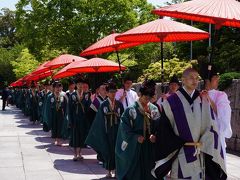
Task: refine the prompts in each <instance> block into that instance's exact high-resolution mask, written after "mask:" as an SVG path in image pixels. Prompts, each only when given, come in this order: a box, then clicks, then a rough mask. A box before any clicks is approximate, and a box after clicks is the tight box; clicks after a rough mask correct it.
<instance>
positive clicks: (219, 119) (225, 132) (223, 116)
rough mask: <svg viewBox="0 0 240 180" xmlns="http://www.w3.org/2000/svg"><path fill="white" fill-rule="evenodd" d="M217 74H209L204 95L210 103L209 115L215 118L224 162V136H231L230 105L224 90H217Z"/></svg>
mask: <svg viewBox="0 0 240 180" xmlns="http://www.w3.org/2000/svg"><path fill="white" fill-rule="evenodd" d="M219 79H220V77H219V74H218V73H216V72H214V71H212V72H211V75H210V90H209V91H206V93H207V94H206V95H207V97H208V100H209V102H210V104H211V116H212V118H213V119H215V120H216V123H217V127H218V130H219V135H220V139H221V145H222V152H223V155H224V160H225V162H226V147H227V145H226V142H225V138H231V136H232V128H231V111H232V110H231V106H230V101H229V100H228V96H227V94H226V93H225V92H223V91H219V90H218V83H219Z"/></svg>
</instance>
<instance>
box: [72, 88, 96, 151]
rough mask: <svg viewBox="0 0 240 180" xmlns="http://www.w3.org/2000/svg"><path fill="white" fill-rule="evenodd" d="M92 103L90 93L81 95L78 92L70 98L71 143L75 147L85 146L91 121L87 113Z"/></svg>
mask: <svg viewBox="0 0 240 180" xmlns="http://www.w3.org/2000/svg"><path fill="white" fill-rule="evenodd" d="M90 104H91V99H90V95H89V93H86V94H83V96H82V97H80V96H79V94H78V93H77V92H74V93H72V94H71V95H70V98H69V114H68V118H69V126H70V127H71V137H70V143H69V145H70V146H71V147H74V148H83V147H84V143H85V140H86V137H87V134H88V128H89V123H88V119H87V113H88V110H89V107H90Z"/></svg>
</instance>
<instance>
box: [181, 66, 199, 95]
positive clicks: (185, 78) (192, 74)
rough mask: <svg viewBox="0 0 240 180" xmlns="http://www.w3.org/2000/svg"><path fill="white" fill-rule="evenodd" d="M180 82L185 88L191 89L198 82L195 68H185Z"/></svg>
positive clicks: (194, 87) (195, 86)
mask: <svg viewBox="0 0 240 180" xmlns="http://www.w3.org/2000/svg"><path fill="white" fill-rule="evenodd" d="M182 82H183V85H184V87H185V88H186V89H188V90H189V91H193V90H194V89H196V88H197V86H198V83H199V74H198V72H197V70H196V69H193V68H187V69H185V70H184V71H183V75H182Z"/></svg>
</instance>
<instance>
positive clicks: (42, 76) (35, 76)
mask: <svg viewBox="0 0 240 180" xmlns="http://www.w3.org/2000/svg"><path fill="white" fill-rule="evenodd" d="M52 74H53V72H52V71H47V72H44V73H41V74H30V75H29V76H28V77H26V78H25V80H26V81H40V80H42V79H45V78H47V77H49V76H51V75H52Z"/></svg>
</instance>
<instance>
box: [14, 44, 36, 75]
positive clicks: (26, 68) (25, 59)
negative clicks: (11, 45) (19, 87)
mask: <svg viewBox="0 0 240 180" xmlns="http://www.w3.org/2000/svg"><path fill="white" fill-rule="evenodd" d="M11 64H12V66H13V72H14V73H15V75H16V77H17V78H21V77H23V76H25V75H27V74H29V73H31V72H32V71H33V70H35V69H36V67H37V66H38V65H39V62H38V61H37V60H36V58H35V57H34V56H33V55H32V54H30V53H29V50H28V49H27V48H25V49H23V50H22V52H21V53H20V54H19V57H18V58H17V59H16V60H15V61H12V62H11Z"/></svg>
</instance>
